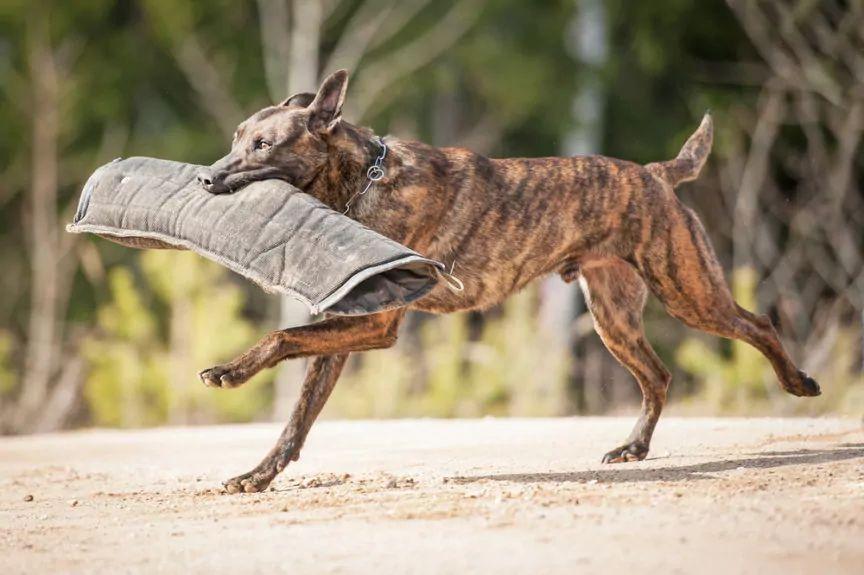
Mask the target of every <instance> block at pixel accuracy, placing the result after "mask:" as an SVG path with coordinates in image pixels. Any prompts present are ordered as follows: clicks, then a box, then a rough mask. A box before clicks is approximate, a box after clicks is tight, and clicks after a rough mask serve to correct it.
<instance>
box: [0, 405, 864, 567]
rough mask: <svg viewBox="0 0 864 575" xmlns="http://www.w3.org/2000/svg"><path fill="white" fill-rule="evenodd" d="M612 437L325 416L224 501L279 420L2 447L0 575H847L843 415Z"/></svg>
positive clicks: (852, 443)
mask: <svg viewBox="0 0 864 575" xmlns="http://www.w3.org/2000/svg"><path fill="white" fill-rule="evenodd" d="M631 423H632V421H631V420H630V419H629V418H627V419H619V418H578V419H543V420H506V419H485V420H474V421H435V420H419V421H418V420H415V421H392V422H328V421H325V422H321V423H320V424H319V425H318V426H316V428H315V429H314V430H313V433H312V436H311V438H310V440H309V443H308V445H307V447H306V450H305V452H304V457H303V458H302V459H301V460H300V461H299V462H298V463H297V464H295V465H293V466H292V467H289V469H288V470H287V471H286V472H285V473H284V474H283V476H282V477H281V478H280V479H279V480H278V481H277V482H276V483H275V484H274V488H275V490H274V491H271V492H268V493H264V494H251V495H242V496H236V495H234V496H232V495H223V494H218V493H214V492H213V490H214V489H213V488H215V487H216V486H218V485H219V481H220V480H221V479H224V478H226V477H228V476H230V475H232V474H236V473H239V472H242V471H246V470H247V468H249V467H251V466H252V465H254V464H255V463H257V461H258V458H259V457H260V456H262V455H263V454H264V452H265V451H266V450H267V449H268V448H269V447H270V443H271V442H272V441H273V440H274V438H275V436H276V435H277V434H278V430H279V429H278V427H276V426H272V425H250V426H223V427H202V428H183V429H159V430H152V431H130V432H115V431H90V432H80V433H68V434H61V435H46V436H38V437H26V438H6V439H2V440H0V487H2V489H0V573H4V574H7V575H10V574H13V573H41V572H54V573H100V572H103V573H117V572H124V573H125V572H131V573H163V572H164V573H178V572H184V573H208V574H209V573H228V572H230V573H249V572H252V573H273V572H288V571H290V572H291V573H348V572H351V573H354V572H360V573H375V574H389V573H492V572H495V573H573V572H585V573H593V572H613V571H614V572H619V573H625V572H642V573H646V572H662V573H675V572H680V573H692V572H697V571H698V572H700V573H715V572H716V573H721V572H722V573H729V572H740V573H759V574H765V573H783V574H784V575H788V574H790V573H843V572H846V573H853V572H855V573H862V572H864V432H862V428H861V424H860V422H857V421H852V420H836V419H832V420H812V419H810V420H807V419H785V420H780V419H750V420H743V419H674V418H669V419H665V420H664V421H662V422H661V424H660V428H659V429H658V433H657V436H656V439H655V445H654V450H653V452H652V459H650V460H648V461H645V462H641V463H636V464H626V465H618V466H603V465H600V464H598V460H599V458H600V456H601V455H602V453H603V452H605V451H606V450H607V449H609V448H611V447H613V446H614V445H615V444H616V443H618V440H619V439H621V438H622V437H623V436H624V435H626V432H627V431H628V429H629V426H630V424H631ZM31 495H32V497H33V500H32V501H27V499H29V496H31Z"/></svg>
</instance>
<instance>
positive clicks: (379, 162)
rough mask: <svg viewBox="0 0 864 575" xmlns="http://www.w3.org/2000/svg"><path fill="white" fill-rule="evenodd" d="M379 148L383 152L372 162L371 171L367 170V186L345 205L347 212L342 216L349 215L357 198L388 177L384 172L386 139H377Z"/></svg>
mask: <svg viewBox="0 0 864 575" xmlns="http://www.w3.org/2000/svg"><path fill="white" fill-rule="evenodd" d="M375 143H377V144H378V147H379V148H381V151H380V152H379V153H378V157H377V158H375V161H374V162H372V165H371V166H369V169H367V170H366V185H365V186H364V187H363V189H362V190H361V191H359V192H356V193H355V194H354V195H353V196H351V197H350V198H349V199H348V202H347V203H346V204H345V211H344V212H342V214H343V215H344V214H347V213H348V210H350V209H351V204H352V203H353V202H354V200H355V199H357V196H362V195H363V194H365V193H366V192H368V191H369V189H370V188H371V187H372V184H374V183H375V182H377V181H378V180H380V179H381V178H383V177H384V176H385V175H386V172H385V171H384V168H383V165H384V158H386V157H387V144H385V143H384V138H376V142H375Z"/></svg>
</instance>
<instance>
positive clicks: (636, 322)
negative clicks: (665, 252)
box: [580, 258, 671, 463]
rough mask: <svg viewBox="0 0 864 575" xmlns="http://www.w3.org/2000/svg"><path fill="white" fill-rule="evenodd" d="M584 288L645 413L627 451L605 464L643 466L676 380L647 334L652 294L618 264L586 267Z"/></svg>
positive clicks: (603, 262) (609, 457)
mask: <svg viewBox="0 0 864 575" xmlns="http://www.w3.org/2000/svg"><path fill="white" fill-rule="evenodd" d="M580 284H581V286H582V291H583V292H584V294H585V299H586V301H587V302H588V307H589V309H590V310H591V315H592V316H593V317H594V328H595V329H596V330H597V333H598V334H599V335H600V338H601V339H602V340H603V343H604V344H605V345H606V347H607V348H608V349H609V351H610V352H611V353H612V355H614V356H615V358H616V359H617V360H618V361H619V362H621V364H622V365H624V366H625V367H626V368H627V369H628V370H630V373H632V374H633V377H635V378H636V381H637V382H639V387H640V388H641V389H642V411H641V412H640V414H639V419H638V420H637V421H636V425H635V426H634V428H633V431H632V432H631V433H630V437H628V438H627V441H626V443H624V445H621V446H620V447H617V448H615V449H613V450H612V451H610V452H609V453H607V454H606V455H605V456H604V457H603V462H604V463H619V462H623V461H639V460H642V459H644V458H645V456H646V455H647V454H648V448H649V446H650V443H651V436H652V434H653V433H654V427H655V426H656V425H657V420H658V419H659V417H660V412H661V411H662V409H663V405H664V404H665V403H666V390H667V388H668V387H669V381H670V379H671V375H670V374H669V371H668V370H667V369H666V367H665V366H664V365H663V363H662V362H661V361H660V358H659V357H657V354H656V353H654V350H653V349H651V345H650V344H649V343H648V341H647V340H646V339H645V333H644V330H643V328H642V310H643V308H644V307H645V297H646V295H647V291H648V290H647V288H646V287H645V283H644V282H643V281H642V278H641V277H639V274H638V272H637V271H636V269H635V268H633V266H631V265H630V264H628V263H626V262H624V261H623V260H620V259H617V258H613V259H602V260H592V261H590V262H585V263H584V264H583V265H582V267H581V278H580Z"/></svg>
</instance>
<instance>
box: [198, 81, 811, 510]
mask: <svg viewBox="0 0 864 575" xmlns="http://www.w3.org/2000/svg"><path fill="white" fill-rule="evenodd" d="M347 81H348V74H347V73H346V72H345V71H339V72H336V73H334V74H333V75H331V76H330V77H328V78H327V79H326V80H325V81H324V82H323V84H322V86H321V88H320V90H319V91H318V93H317V94H310V93H304V94H297V95H295V96H292V97H291V98H289V99H287V100H286V101H285V102H283V103H282V104H280V105H279V106H271V107H269V108H265V109H264V110H261V111H260V112H258V113H256V114H255V115H253V116H252V117H251V118H249V119H248V120H246V121H245V122H243V123H242V124H241V125H240V126H239V128H238V129H237V133H236V135H235V138H234V142H233V145H232V149H231V152H230V153H229V154H228V155H227V156H225V157H224V158H222V159H221V160H219V161H218V162H216V163H215V164H214V165H213V166H212V168H211V169H210V171H208V172H206V173H202V175H201V176H200V178H199V179H200V180H201V183H202V185H204V187H205V188H207V189H208V190H209V191H211V192H213V193H223V192H233V191H236V190H237V189H239V188H240V187H242V186H243V185H245V184H246V183H249V182H251V181H254V180H258V179H263V178H281V179H284V180H286V181H288V182H290V183H292V184H294V185H295V186H297V187H299V188H301V189H302V190H304V191H305V192H307V193H309V194H311V195H313V196H315V197H317V198H318V199H320V200H321V201H323V202H324V203H326V204H328V205H329V206H331V207H333V208H334V209H336V210H339V211H342V210H344V209H345V206H346V204H347V203H348V201H349V200H351V198H352V197H354V199H353V201H352V202H351V207H350V211H349V215H350V216H351V217H353V218H354V219H356V220H358V221H360V222H362V223H363V224H365V225H366V226H368V227H370V228H372V229H374V230H377V231H378V232H380V233H382V234H384V235H386V236H388V237H390V238H393V239H394V240H396V241H399V242H401V243H403V244H405V245H406V246H408V247H410V248H412V249H414V250H416V251H418V252H419V253H421V254H423V255H425V256H427V257H430V258H433V259H437V260H440V261H442V262H445V263H447V264H448V265H451V264H453V263H455V266H456V268H455V273H456V275H457V276H459V278H460V279H461V280H462V281H463V282H464V284H465V289H464V291H462V292H454V291H451V290H449V289H447V287H445V286H443V285H442V286H438V287H436V288H435V290H434V291H432V292H431V293H430V294H429V295H428V296H426V297H424V298H422V299H420V300H419V301H418V302H416V303H414V304H413V305H411V306H410V307H409V309H418V310H423V311H427V312H433V313H449V312H454V311H459V310H471V309H484V308H488V307H490V306H493V305H495V304H497V303H499V302H501V301H502V300H503V299H504V298H506V297H507V296H508V295H510V294H512V293H513V292H515V291H517V290H519V289H520V288H522V287H523V286H524V285H525V284H527V283H528V282H530V281H531V280H533V279H535V278H537V277H539V276H542V275H544V274H548V273H558V274H560V275H561V276H562V277H563V278H564V280H565V281H568V282H570V281H575V280H579V283H580V285H581V287H582V290H583V292H584V294H585V297H586V300H587V301H588V305H589V308H590V310H591V313H592V315H593V317H594V323H595V327H596V330H597V332H598V333H599V334H600V337H601V338H602V339H603V342H604V343H605V344H606V346H607V347H608V348H609V351H610V352H612V354H613V355H614V356H615V357H616V358H617V359H618V360H619V361H620V362H621V363H622V364H623V365H624V366H626V367H627V369H629V370H630V372H631V373H632V374H633V376H634V377H635V378H636V380H637V382H638V383H639V386H640V387H641V389H642V394H643V402H642V410H641V414H640V416H639V419H638V421H637V422H636V426H635V427H634V429H633V431H632V433H631V434H630V436H629V438H628V439H627V440H626V442H625V443H624V444H623V445H621V446H619V447H616V448H615V449H613V450H612V451H610V452H609V453H607V454H606V456H605V457H604V458H603V460H604V461H605V462H610V463H614V462H623V461H636V460H641V459H643V458H644V457H645V456H646V454H647V453H648V447H649V443H650V440H651V435H652V433H653V431H654V427H655V425H656V423H657V419H658V417H659V416H660V411H661V410H662V408H663V405H664V403H665V401H666V390H667V388H668V386H669V380H670V374H669V371H668V370H667V369H666V368H665V367H664V365H663V363H662V362H661V361H660V359H659V358H658V357H657V355H656V354H655V353H654V350H652V349H651V346H650V344H649V343H648V342H647V340H646V339H645V334H644V331H643V327H642V309H643V306H644V305H645V298H646V296H647V293H648V291H649V290H650V291H651V292H652V293H653V294H654V295H655V296H657V298H658V299H659V300H660V301H661V302H662V303H663V305H664V306H665V307H666V309H667V310H668V311H669V313H670V314H671V315H673V316H674V317H676V318H678V319H679V320H681V321H682V322H684V323H685V324H686V325H688V326H690V327H694V328H697V329H700V330H703V331H706V332H708V333H712V334H715V335H719V336H722V337H726V338H735V339H740V340H743V341H746V342H747V343H749V344H751V345H753V346H755V347H756V348H757V349H759V350H760V351H761V352H762V353H763V354H764V355H765V356H766V357H767V358H768V359H769V360H770V361H771V364H772V365H773V367H774V371H775V372H776V374H777V377H778V379H779V381H780V385H781V386H782V387H783V389H785V390H786V391H788V392H789V393H791V394H794V395H799V396H814V395H818V394H819V386H818V385H817V384H816V382H815V381H814V380H813V379H811V378H809V377H808V376H807V375H806V374H804V373H803V372H801V371H799V370H798V369H797V368H796V367H795V364H794V363H793V362H792V360H791V359H790V358H789V356H788V355H787V354H786V352H785V351H784V349H783V346H782V345H781V343H780V340H779V339H778V337H777V333H776V332H775V331H774V327H773V326H772V324H771V321H770V320H769V319H768V318H767V317H766V316H757V315H754V314H752V313H750V312H749V311H747V310H745V309H742V308H741V307H740V306H738V305H737V304H736V303H735V301H734V300H733V299H732V296H731V294H730V292H729V289H728V287H727V286H726V283H725V281H724V278H723V270H722V269H721V267H720V265H719V263H718V262H717V257H716V256H715V254H714V250H713V249H712V247H711V244H710V242H709V240H708V237H707V235H706V234H705V231H704V229H703V228H702V225H701V223H700V222H699V220H698V218H697V217H696V215H695V214H694V212H693V211H692V210H690V209H689V208H688V207H686V206H685V205H683V204H682V203H681V202H680V201H679V200H678V198H677V197H676V195H675V192H674V187H675V186H676V185H677V184H679V183H681V182H684V181H688V180H692V179H695V178H696V177H697V176H698V174H699V171H700V170H701V168H702V165H703V164H704V163H705V159H706V158H707V156H708V153H709V152H710V149H711V141H712V124H711V118H710V117H709V116H708V115H706V116H705V118H704V119H703V120H702V124H701V125H700V126H699V129H698V130H697V131H696V132H695V133H694V134H693V135H692V136H691V137H690V139H689V140H688V141H687V142H686V143H685V144H684V147H683V149H682V150H681V152H680V154H679V155H678V157H677V158H675V159H674V160H670V161H666V162H659V163H654V164H649V165H647V166H641V165H638V164H634V163H632V162H627V161H623V160H616V159H613V158H607V157H603V156H577V157H572V158H519V159H489V158H485V157H483V156H481V155H479V154H475V153H473V152H471V151H469V150H466V149H462V148H434V147H432V146H428V145H426V144H423V143H420V142H414V141H407V140H400V139H398V138H393V137H389V136H388V137H387V138H386V139H385V142H386V144H387V147H388V152H387V156H386V159H385V161H384V168H385V171H386V176H385V177H384V179H382V180H381V181H379V182H377V183H376V184H375V185H374V186H373V187H372V189H371V190H370V191H369V192H368V193H366V194H365V195H362V196H356V197H355V195H356V194H357V191H358V190H361V189H362V188H363V186H364V183H365V181H366V170H367V168H368V166H370V165H371V164H372V162H373V161H374V159H375V157H376V156H377V155H378V154H379V144H378V143H377V138H376V136H375V135H374V134H373V133H372V132H371V131H370V130H368V129H366V128H361V127H357V126H353V125H351V124H349V123H347V122H344V121H342V119H341V108H342V103H343V101H344V98H345V91H346V87H347ZM404 314H405V309H400V310H396V311H389V312H384V313H379V314H376V315H370V316H364V317H334V318H329V319H325V320H324V321H321V322H319V323H315V324H312V325H308V326H303V327H296V328H292V329H286V330H282V331H276V332H273V333H271V334H269V335H267V336H266V337H264V338H263V339H262V340H261V341H260V342H258V343H257V344H256V345H255V346H254V347H253V348H252V349H250V350H249V351H247V352H246V353H244V354H243V355H241V356H240V357H238V358H237V359H235V360H234V361H231V362H230V363H227V364H225V365H220V366H217V367H213V368H210V369H207V370H205V371H203V372H201V374H200V376H201V379H202V380H203V381H204V382H205V383H206V384H207V385H210V386H214V387H222V388H229V387H236V386H238V385H241V384H242V383H244V382H245V381H247V380H248V379H249V378H250V377H252V376H253V375H255V374H256V373H258V372H259V371H260V370H262V369H264V368H267V367H273V366H274V365H276V364H277V363H279V362H280V361H283V360H285V359H291V358H298V357H306V356H314V360H313V361H312V362H311V364H310V366H309V369H308V372H307V374H306V379H305V381H304V383H303V389H302V393H301V397H300V399H299V401H298V403H297V406H296V407H295V410H294V413H293V415H292V416H291V420H290V421H289V423H288V425H287V427H286V428H285V430H284V431H283V433H282V435H281V437H280V438H279V441H278V443H277V444H276V446H275V447H274V448H273V450H272V451H271V452H270V453H269V454H268V455H267V457H265V458H264V460H263V461H262V462H261V463H260V464H259V465H258V466H257V467H256V468H255V469H253V470H252V471H250V472H249V473H246V474H244V475H241V476H239V477H235V478H233V479H230V480H229V481H227V482H226V483H225V486H226V488H227V490H228V491H229V492H232V493H235V492H240V491H245V492H253V491H261V490H262V489H264V488H266V487H267V486H268V485H269V484H270V482H271V481H272V480H273V478H274V477H275V476H276V475H277V474H278V473H279V472H280V471H282V469H283V468H284V467H285V466H286V465H287V464H288V463H289V462H290V461H293V460H296V459H297V458H298V457H299V454H300V449H301V448H302V446H303V442H304V440H305V439H306V435H307V433H308V431H309V428H310V427H311V425H312V423H313V421H314V420H315V418H316V416H317V415H318V413H319V412H320V411H321V409H322V407H323V406H324V403H325V402H326V401H327V398H328V396H329V395H330V392H331V391H332V389H333V387H334V386H335V384H336V380H337V379H338V378H339V374H340V372H341V371H342V368H343V367H344V365H345V361H346V359H347V358H348V354H349V353H351V352H356V351H364V350H369V349H378V348H385V347H389V346H391V345H393V343H394V342H395V341H396V334H397V330H398V327H399V323H400V321H401V320H402V318H403V316H404Z"/></svg>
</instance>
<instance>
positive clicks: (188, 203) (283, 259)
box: [66, 158, 447, 315]
mask: <svg viewBox="0 0 864 575" xmlns="http://www.w3.org/2000/svg"><path fill="white" fill-rule="evenodd" d="M200 169H201V166H196V165H194V164H184V163H180V162H172V161H168V160H159V159H155V158H128V159H125V160H115V161H113V162H111V163H109V164H106V165H104V166H102V167H101V168H99V169H98V170H96V172H94V173H93V175H92V176H90V179H89V180H87V184H86V185H85V186H84V191H83V192H82V193H81V200H80V202H79V204H78V211H77V213H76V214H75V220H74V221H73V222H72V223H71V224H69V225H68V226H66V230H67V231H69V232H73V233H85V232H86V233H93V234H97V235H99V236H102V237H104V238H107V239H110V240H112V241H115V242H117V243H120V244H123V245H126V246H130V247H136V248H161V249H165V248H167V249H186V250H191V251H193V252H196V253H198V254H200V255H202V256H204V257H206V258H208V259H211V260H213V261H215V262H218V263H219V264H221V265H223V266H225V267H227V268H229V269H231V270H233V271H235V272H237V273H238V274H240V275H242V276H244V277H246V278H248V279H250V280H252V281H253V282H255V283H256V284H258V285H259V286H261V287H262V288H263V289H264V290H265V291H268V292H277V293H282V294H286V295H289V296H293V297H295V298H297V299H298V300H300V301H302V302H304V303H305V304H306V305H308V306H309V310H310V311H311V312H312V313H320V312H323V311H327V312H328V313H332V314H336V315H363V314H370V313H376V312H380V311H384V310H388V309H395V308H398V307H402V306H405V305H408V304H410V303H411V302H413V301H416V300H417V299H419V298H421V297H423V296H424V295H426V294H427V293H429V291H431V290H432V288H434V287H435V285H436V284H437V283H438V281H439V279H440V278H442V277H446V276H447V274H446V273H444V266H443V264H441V263H440V262H436V261H433V260H430V259H427V258H424V257H422V256H421V255H420V254H418V253H416V252H414V251H412V250H410V249H408V248H406V247H405V246H403V245H401V244H399V243H397V242H395V241H393V240H391V239H389V238H387V237H385V236H382V235H381V234H379V233H377V232H375V231H373V230H370V229H369V228H367V227H365V226H363V225H362V224H360V223H359V222H357V221H355V220H352V219H351V218H349V217H346V216H344V215H342V214H340V213H338V212H336V211H334V210H332V209H330V208H329V207H327V206H326V205H324V204H323V203H321V202H319V201H318V200H316V199H315V198H313V197H312V196H310V195H308V194H305V193H303V192H301V191H299V190H298V189H297V188H295V187H293V186H291V185H290V184H288V183H286V182H282V181H279V180H266V181H261V182H255V183H252V184H250V185H248V186H246V187H245V188H243V189H241V190H239V191H237V192H235V193H233V194H224V195H213V194H210V193H208V192H207V191H205V190H204V189H203V188H202V187H201V186H200V185H199V184H198V182H197V180H196V175H197V173H198V171H199V170H200Z"/></svg>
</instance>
